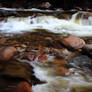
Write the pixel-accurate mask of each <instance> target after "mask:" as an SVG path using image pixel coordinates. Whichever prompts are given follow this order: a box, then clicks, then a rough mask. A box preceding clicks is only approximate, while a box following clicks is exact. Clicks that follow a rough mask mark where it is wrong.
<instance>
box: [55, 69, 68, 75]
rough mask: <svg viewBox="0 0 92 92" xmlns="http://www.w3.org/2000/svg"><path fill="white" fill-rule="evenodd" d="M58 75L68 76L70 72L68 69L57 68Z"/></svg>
mask: <svg viewBox="0 0 92 92" xmlns="http://www.w3.org/2000/svg"><path fill="white" fill-rule="evenodd" d="M56 73H57V74H58V75H61V76H65V75H67V74H68V73H69V70H68V69H67V68H65V67H57V68H56Z"/></svg>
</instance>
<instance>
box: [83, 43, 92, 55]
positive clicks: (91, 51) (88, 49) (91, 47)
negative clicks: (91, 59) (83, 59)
mask: <svg viewBox="0 0 92 92" xmlns="http://www.w3.org/2000/svg"><path fill="white" fill-rule="evenodd" d="M83 52H84V53H85V54H87V55H90V56H92V44H86V45H85V46H84V47H83Z"/></svg>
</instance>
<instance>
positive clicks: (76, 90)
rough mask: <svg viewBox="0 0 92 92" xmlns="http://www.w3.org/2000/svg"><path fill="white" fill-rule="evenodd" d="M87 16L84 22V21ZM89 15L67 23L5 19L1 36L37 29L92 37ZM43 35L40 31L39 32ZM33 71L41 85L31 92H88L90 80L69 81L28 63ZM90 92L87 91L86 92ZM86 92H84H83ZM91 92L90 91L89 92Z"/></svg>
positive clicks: (72, 78) (43, 18)
mask: <svg viewBox="0 0 92 92" xmlns="http://www.w3.org/2000/svg"><path fill="white" fill-rule="evenodd" d="M85 15H86V18H85ZM91 15H92V14H91V13H86V12H77V13H75V14H73V15H72V17H71V18H70V19H59V18H57V17H55V16H46V15H44V16H37V17H32V16H28V17H8V18H6V19H5V20H3V21H1V22H0V32H1V33H23V32H27V31H30V32H33V31H35V30H36V29H46V30H47V31H50V32H53V33H59V34H62V33H66V34H73V35H77V36H92V16H91ZM42 31H43V30H42ZM30 64H31V65H32V66H33V67H34V75H35V76H36V77H37V78H38V79H40V80H41V81H45V82H46V83H44V84H39V85H35V86H32V89H33V92H91V91H92V80H91V78H90V80H91V81H90V82H88V81H86V80H85V78H84V77H83V76H82V75H80V74H79V73H76V74H74V75H71V76H68V77H61V76H57V75H54V72H55V71H54V69H53V67H41V66H39V65H37V64H36V63H35V62H34V63H30ZM87 89H89V91H88V90H87ZM85 90H86V91H85ZM90 90H91V91H90Z"/></svg>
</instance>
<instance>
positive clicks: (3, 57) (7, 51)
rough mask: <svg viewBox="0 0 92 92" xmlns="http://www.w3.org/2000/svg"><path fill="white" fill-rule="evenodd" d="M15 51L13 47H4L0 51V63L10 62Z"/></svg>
mask: <svg viewBox="0 0 92 92" xmlns="http://www.w3.org/2000/svg"><path fill="white" fill-rule="evenodd" d="M16 53H17V50H16V48H15V47H13V46H9V47H6V48H4V49H2V50H1V51H0V61H8V60H10V59H11V58H12V57H13V56H14V55H15V54H16Z"/></svg>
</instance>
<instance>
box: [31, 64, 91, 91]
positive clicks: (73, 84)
mask: <svg viewBox="0 0 92 92" xmlns="http://www.w3.org/2000/svg"><path fill="white" fill-rule="evenodd" d="M31 65H32V66H33V67H34V75H35V76H36V77H37V78H38V79H40V80H41V81H45V82H46V83H44V84H39V85H35V86H33V87H32V89H33V92H43V91H44V92H72V91H71V90H72V89H75V90H77V91H76V92H80V90H85V89H87V88H89V89H90V88H91V87H92V82H87V81H86V80H85V78H84V77H83V76H82V75H80V74H78V73H77V74H75V75H71V76H68V77H62V76H58V75H55V69H54V68H53V67H44V68H43V67H40V66H39V65H37V64H35V63H31Z"/></svg>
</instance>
